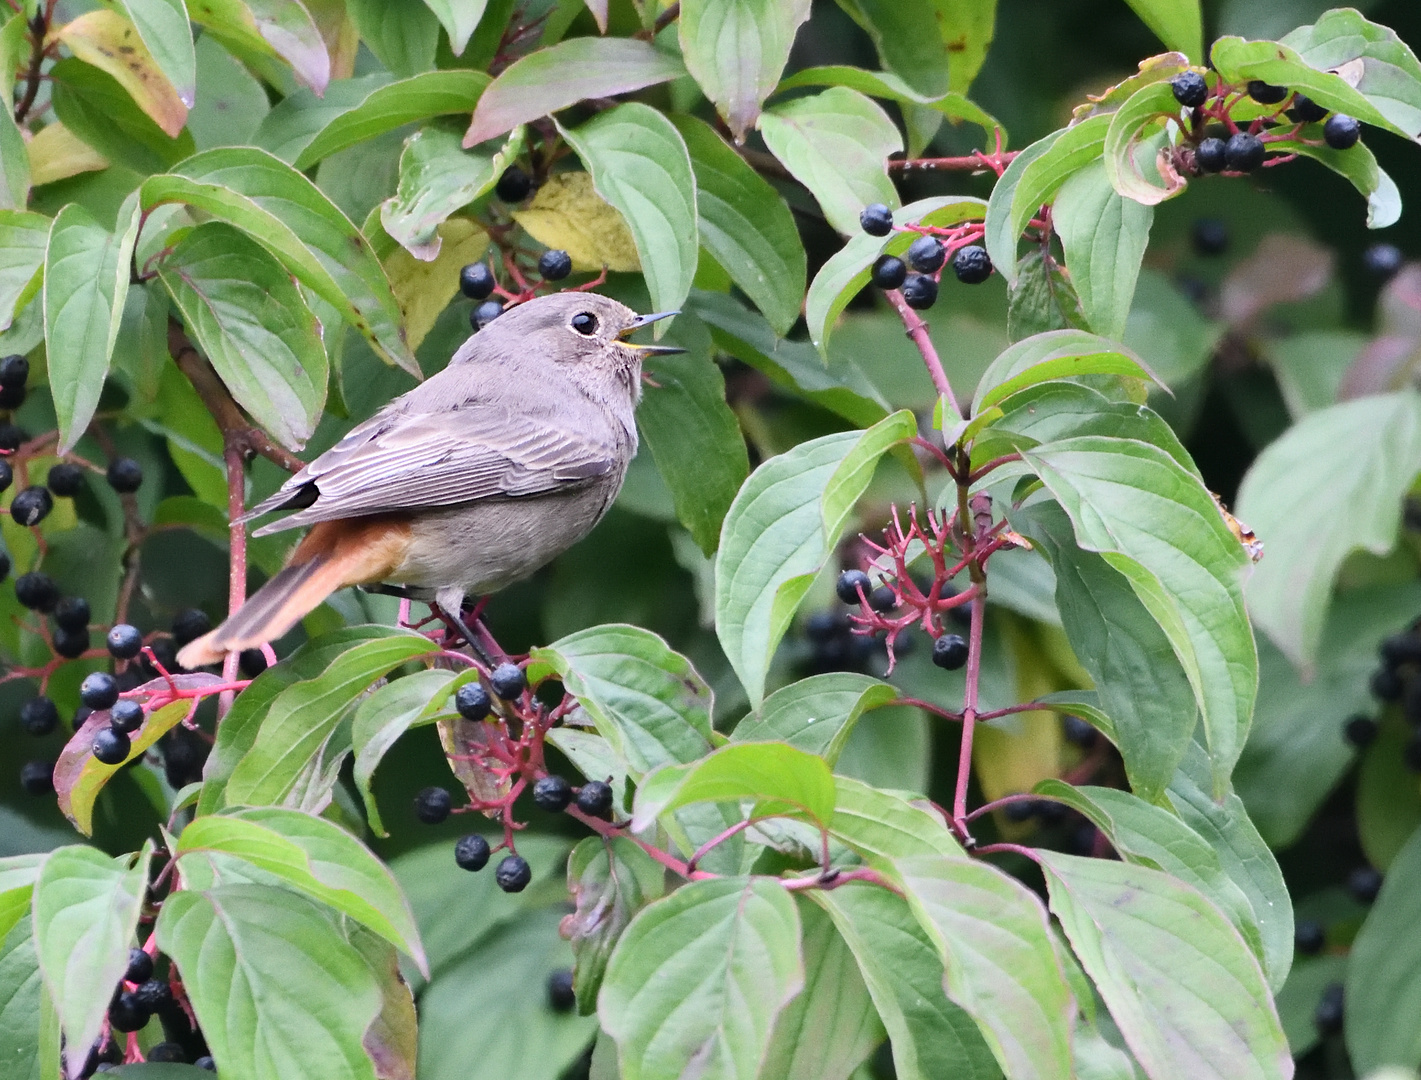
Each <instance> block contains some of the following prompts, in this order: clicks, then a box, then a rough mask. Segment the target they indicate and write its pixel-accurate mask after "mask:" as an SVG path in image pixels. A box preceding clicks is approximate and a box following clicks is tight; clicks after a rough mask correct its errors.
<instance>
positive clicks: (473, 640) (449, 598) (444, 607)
mask: <svg viewBox="0 0 1421 1080" xmlns="http://www.w3.org/2000/svg"><path fill="white" fill-rule="evenodd" d="M430 606H431V607H432V608H434V610H435V611H436V612H438V613H439V615H440V617H441V618H442V619H443V620H444V622H445V624H446V625H447V626H448V627H449V628H450V629H451V630H453V631H454V632H455V633H457V634H458V635H459V636H460V637H461V638H463V639H464V641H465V643H466V644H467V645H468V646H469V648H471V649H473V650H474V655H475V656H477V657H478V658H479V659H480V660H482V661H483V662H484V664H485V665H487V666H488V667H489V668H492V667H494V666H495V662H494V660H493V658H492V657H491V656H490V655H489V653H488V651H487V650H486V649H485V648H484V646H483V643H482V642H481V641H479V639H478V638H477V637H475V636H474V634H473V632H472V631H471V630H470V629H469V628H468V626H467V625H465V623H464V617H463V610H462V609H463V606H464V591H463V590H462V589H452V590H451V589H440V590H439V591H438V592H437V593H435V594H434V603H433V604H431V605H430Z"/></svg>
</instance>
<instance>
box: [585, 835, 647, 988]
mask: <svg viewBox="0 0 1421 1080" xmlns="http://www.w3.org/2000/svg"><path fill="white" fill-rule="evenodd" d="M665 878H666V871H665V870H664V869H663V868H662V866H661V864H660V863H658V862H657V861H656V860H655V859H653V858H652V857H651V856H650V855H648V854H647V853H646V852H645V851H643V850H642V849H641V847H640V846H639V845H637V844H636V843H635V842H634V841H633V840H631V839H629V838H627V837H624V836H614V837H611V838H609V839H608V838H602V837H597V836H589V837H587V838H586V839H585V840H583V841H582V842H581V843H579V844H578V845H577V847H575V848H573V849H572V855H571V857H570V858H569V859H568V862H567V891H568V892H569V893H571V894H572V897H573V901H574V902H575V903H576V905H577V907H576V909H575V910H574V911H573V913H572V914H571V915H569V916H567V918H566V919H565V920H564V923H563V926H562V931H563V934H564V936H565V937H566V938H567V939H568V941H570V942H571V943H572V951H573V955H574V956H576V958H577V963H576V964H575V965H574V966H573V990H574V991H575V993H576V995H577V1004H578V1011H579V1012H581V1013H582V1015H584V1016H589V1015H591V1014H592V1013H594V1012H596V1011H597V993H598V991H599V990H600V989H601V988H602V976H603V975H604V974H605V973H606V970H607V961H608V960H609V959H611V956H612V950H613V949H615V948H616V947H617V942H618V941H620V940H621V937H622V931H623V930H625V929H626V928H627V924H629V923H630V922H631V921H632V917H633V916H634V915H635V914H636V913H637V912H638V911H640V910H641V909H642V908H643V907H645V906H646V905H647V904H648V903H649V902H650V901H652V900H655V899H657V898H658V897H660V896H661V894H662V893H664V892H665V891H666V882H665Z"/></svg>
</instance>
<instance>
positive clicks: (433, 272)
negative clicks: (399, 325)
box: [385, 218, 488, 351]
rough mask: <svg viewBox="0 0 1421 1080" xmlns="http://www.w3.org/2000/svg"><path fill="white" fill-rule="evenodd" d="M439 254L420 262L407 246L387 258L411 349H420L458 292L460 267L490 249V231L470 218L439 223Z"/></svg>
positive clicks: (386, 270)
mask: <svg viewBox="0 0 1421 1080" xmlns="http://www.w3.org/2000/svg"><path fill="white" fill-rule="evenodd" d="M439 238H440V240H441V241H443V243H441V244H440V247H439V254H438V255H437V256H436V257H435V259H434V261H433V262H421V261H420V260H419V259H416V258H415V257H414V256H413V255H411V254H410V253H409V252H408V251H406V250H405V249H404V248H396V249H395V251H394V252H393V254H391V255H390V257H389V258H388V259H386V260H385V273H386V274H388V275H389V278H390V287H391V288H392V289H394V291H395V299H396V300H397V301H399V305H400V313H401V314H402V315H403V316H404V321H405V338H406V339H407V340H408V341H409V346H410V349H411V351H413V350H415V349H418V348H419V343H420V342H421V341H423V340H424V335H425V334H427V333H429V330H430V327H432V326H433V325H434V320H435V319H437V318H439V313H440V312H442V311H443V310H444V309H445V308H446V307H447V306H448V305H449V301H450V300H452V299H453V298H454V294H455V293H456V292H458V291H459V268H460V267H461V266H463V265H465V264H466V263H471V262H477V261H478V260H479V259H481V258H482V257H483V254H484V252H485V251H486V250H488V233H486V232H484V231H483V230H482V229H481V228H479V227H478V226H477V225H475V224H474V223H473V222H472V221H470V220H469V219H468V218H450V219H449V220H448V221H445V222H444V223H443V224H441V225H440V226H439Z"/></svg>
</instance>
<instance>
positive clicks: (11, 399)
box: [0, 385, 28, 409]
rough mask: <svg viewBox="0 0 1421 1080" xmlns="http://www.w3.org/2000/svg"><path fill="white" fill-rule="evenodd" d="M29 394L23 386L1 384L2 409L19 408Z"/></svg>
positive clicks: (0, 402) (0, 403)
mask: <svg viewBox="0 0 1421 1080" xmlns="http://www.w3.org/2000/svg"><path fill="white" fill-rule="evenodd" d="M27 394H28V391H27V390H26V389H25V388H24V387H23V386H3V385H0V409H18V408H19V407H20V406H21V405H23V404H24V403H25V397H26V396H27Z"/></svg>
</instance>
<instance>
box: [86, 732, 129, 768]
mask: <svg viewBox="0 0 1421 1080" xmlns="http://www.w3.org/2000/svg"><path fill="white" fill-rule="evenodd" d="M132 749H133V744H132V743H130V742H129V741H128V736H127V735H125V734H124V733H123V732H121V731H115V730H114V729H113V728H111V727H106V728H100V729H99V733H98V734H97V735H95V736H94V757H96V758H98V759H99V760H100V761H102V762H103V763H104V764H105V765H122V764H123V763H124V762H125V761H127V760H128V754H129V751H130V750H132Z"/></svg>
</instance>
